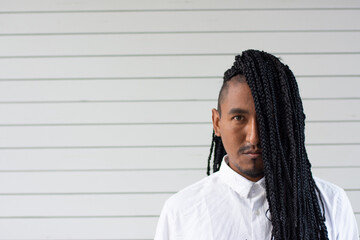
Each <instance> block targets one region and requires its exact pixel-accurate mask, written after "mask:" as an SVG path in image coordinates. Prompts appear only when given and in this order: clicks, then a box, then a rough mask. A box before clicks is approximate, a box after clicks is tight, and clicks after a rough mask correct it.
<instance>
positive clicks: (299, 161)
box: [207, 50, 328, 240]
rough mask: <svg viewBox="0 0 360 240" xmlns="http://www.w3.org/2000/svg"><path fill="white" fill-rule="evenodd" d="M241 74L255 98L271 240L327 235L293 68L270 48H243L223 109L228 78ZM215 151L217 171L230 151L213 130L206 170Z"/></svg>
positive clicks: (318, 239)
mask: <svg viewBox="0 0 360 240" xmlns="http://www.w3.org/2000/svg"><path fill="white" fill-rule="evenodd" d="M237 75H241V76H244V77H245V79H246V82H247V84H248V85H249V87H250V89H251V93H252V96H253V99H254V104H255V111H256V116H257V121H258V129H259V136H260V146H261V149H262V159H263V162H264V176H265V185H266V198H267V201H268V203H269V211H270V213H271V220H270V221H271V223H272V226H273V229H272V239H275V240H288V239H293V240H298V239H299V240H300V239H301V240H323V239H328V234H327V229H326V226H325V216H324V205H323V201H322V198H321V196H320V192H319V189H318V188H317V186H316V184H315V181H314V179H313V177H312V173H311V164H310V162H309V159H308V156H307V153H306V149H305V133H304V132H305V114H304V113H303V106H302V101H301V98H300V94H299V89H298V86H297V83H296V79H295V77H294V75H293V73H292V72H291V70H290V69H289V67H288V66H287V65H284V64H283V63H281V62H280V60H279V59H278V58H277V57H275V56H273V55H271V54H269V53H266V52H263V51H258V50H247V51H244V52H243V53H242V55H238V56H236V57H235V62H234V65H233V66H232V67H231V68H230V69H229V70H227V71H226V72H225V74H224V82H223V86H222V88H221V90H220V94H219V101H218V111H219V112H220V103H221V98H222V94H223V91H224V89H225V88H226V87H228V86H227V84H228V81H229V80H230V79H232V78H233V77H234V76H237ZM220 114H221V113H220ZM213 152H214V163H213V172H216V171H218V170H219V168H220V165H221V162H222V159H223V157H224V156H225V155H226V151H225V148H224V146H223V143H222V140H221V137H218V136H216V135H215V134H214V132H213V135H212V143H211V148H210V155H209V158H208V167H207V173H208V175H209V174H210V161H211V156H212V153H213ZM320 206H321V207H320Z"/></svg>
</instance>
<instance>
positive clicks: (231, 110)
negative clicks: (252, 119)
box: [229, 108, 249, 114]
mask: <svg viewBox="0 0 360 240" xmlns="http://www.w3.org/2000/svg"><path fill="white" fill-rule="evenodd" d="M244 113H247V114H248V113H249V111H247V110H244V109H241V108H232V109H230V111H229V114H244Z"/></svg>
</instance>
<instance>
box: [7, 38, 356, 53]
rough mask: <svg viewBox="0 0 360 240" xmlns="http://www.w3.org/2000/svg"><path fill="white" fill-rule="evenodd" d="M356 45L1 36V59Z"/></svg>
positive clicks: (351, 43)
mask: <svg viewBox="0 0 360 240" xmlns="http://www.w3.org/2000/svg"><path fill="white" fill-rule="evenodd" d="M324 39H326V41H324ZM358 42H360V32H301V33H298V32H275V33H259V32H254V33H190V34H180V33H177V34H128V35H126V34H121V35H115V34H113V35H90V36H89V35H75V36H73V35H62V36H58V35H55V36H51V35H50V36H3V37H1V38H0V56H1V57H4V56H7V57H11V56H13V57H16V56H58V57H60V56H76V55H141V54H155V55H159V54H232V55H235V54H237V53H240V52H241V51H243V50H245V49H261V50H265V51H268V52H272V53H290V54H292V53H304V52H305V53H309V52H310V53H328V52H339V53H341V52H359V51H360V46H359V45H358V44H357V43H358ZM219 43H221V44H219ZM239 43H240V44H239ZM294 45H295V46H296V49H294ZM174 46H176V48H174Z"/></svg>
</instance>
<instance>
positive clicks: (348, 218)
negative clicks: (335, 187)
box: [336, 189, 359, 240]
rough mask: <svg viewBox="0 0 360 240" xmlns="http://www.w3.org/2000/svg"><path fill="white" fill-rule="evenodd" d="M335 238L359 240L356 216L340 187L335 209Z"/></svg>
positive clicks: (338, 239) (339, 239)
mask: <svg viewBox="0 0 360 240" xmlns="http://www.w3.org/2000/svg"><path fill="white" fill-rule="evenodd" d="M336 222H337V229H338V231H337V236H336V239H337V240H359V231H358V227H357V222H356V218H355V215H354V212H353V209H352V207H351V204H350V201H349V198H348V197H347V195H346V193H345V191H344V190H343V189H341V192H340V194H339V202H338V207H337V211H336Z"/></svg>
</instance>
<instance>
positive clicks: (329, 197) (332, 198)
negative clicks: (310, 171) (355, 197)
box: [314, 177, 348, 208]
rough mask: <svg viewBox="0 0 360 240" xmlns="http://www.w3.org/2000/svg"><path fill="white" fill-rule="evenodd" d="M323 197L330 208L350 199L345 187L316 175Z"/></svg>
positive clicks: (316, 181) (315, 178)
mask: <svg viewBox="0 0 360 240" xmlns="http://www.w3.org/2000/svg"><path fill="white" fill-rule="evenodd" d="M314 180H315V183H316V186H317V187H318V189H319V191H320V194H321V197H322V199H323V201H324V203H325V205H328V208H334V207H336V206H339V205H342V204H343V203H344V201H345V202H347V201H348V199H347V196H346V193H345V191H344V189H342V188H341V187H339V186H337V185H335V184H333V183H331V182H328V181H326V180H324V179H321V178H317V177H314Z"/></svg>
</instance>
